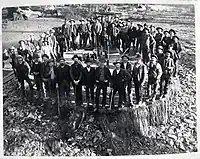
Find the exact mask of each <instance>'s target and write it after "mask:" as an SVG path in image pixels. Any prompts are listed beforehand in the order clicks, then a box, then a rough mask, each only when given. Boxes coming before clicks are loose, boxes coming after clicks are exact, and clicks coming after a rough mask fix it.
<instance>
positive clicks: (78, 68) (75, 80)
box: [70, 54, 83, 106]
mask: <svg viewBox="0 0 200 159" xmlns="http://www.w3.org/2000/svg"><path fill="white" fill-rule="evenodd" d="M72 60H74V63H73V64H72V65H71V67H70V77H71V80H72V85H73V87H74V94H75V102H76V105H77V106H81V104H82V102H83V99H82V75H83V67H82V65H81V64H80V63H79V60H80V57H79V56H78V55H77V54H75V55H74V56H73V57H72Z"/></svg>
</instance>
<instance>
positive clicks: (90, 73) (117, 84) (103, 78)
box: [9, 19, 182, 108]
mask: <svg viewBox="0 0 200 159" xmlns="http://www.w3.org/2000/svg"><path fill="white" fill-rule="evenodd" d="M70 22H71V24H73V23H74V21H73V20H70ZM93 22H94V21H93ZM98 22H99V23H100V21H99V20H98V19H96V23H98ZM91 23H92V22H91ZM96 23H95V24H96ZM113 23H114V24H115V25H114V27H117V25H116V24H117V22H116V21H114V22H113ZM86 24H87V23H86ZM100 24H101V23H100ZM123 24H125V23H124V22H123ZM126 24H127V26H128V22H126ZM65 25H66V21H65V24H64V25H63V26H62V28H63V27H64V26H65ZM81 25H83V21H82V20H81V24H80V25H79V26H81ZM69 26H71V25H69ZM102 26H103V23H102ZM112 26H113V24H112ZM119 26H121V27H122V25H119ZM123 26H124V25H123ZM131 26H132V25H131ZM152 27H153V26H150V28H152ZM102 28H103V27H102ZM131 28H135V29H136V27H135V26H132V27H131ZM141 28H142V29H141ZM64 29H66V27H65V28H64ZM129 29H130V28H129ZM135 29H133V30H135ZM138 29H139V30H141V35H140V36H139V37H135V38H134V43H133V48H136V51H135V52H137V53H136V56H135V57H136V62H135V63H134V64H133V63H132V62H131V61H129V58H130V57H129V56H128V55H126V54H124V55H123V56H122V61H121V60H116V61H115V62H114V65H115V69H114V71H113V73H112V74H111V72H110V70H109V68H108V66H107V65H106V56H105V57H102V56H100V55H98V59H99V60H98V67H97V68H93V67H91V64H92V62H93V60H94V59H92V60H91V58H88V59H86V61H85V63H86V65H87V66H86V67H85V68H83V66H82V64H81V60H82V59H81V57H79V56H78V55H74V57H73V58H72V59H73V60H74V63H73V64H72V65H71V66H69V65H68V64H67V63H65V59H64V58H63V57H62V55H61V54H60V53H61V50H59V51H58V50H55V51H52V50H54V45H50V47H49V48H51V53H50V54H48V53H46V52H45V51H44V52H42V47H39V42H38V41H37V40H35V39H32V40H30V43H32V44H33V45H36V46H35V51H34V52H33V53H32V54H31V53H30V51H29V49H27V46H28V45H27V44H26V42H25V41H23V40H21V41H20V42H19V43H20V47H19V49H17V50H16V49H14V48H13V47H12V48H11V50H10V52H9V55H10V56H11V57H12V66H13V69H14V71H15V74H16V77H17V79H18V81H19V83H20V84H21V89H22V95H23V96H22V97H23V98H24V97H25V88H24V80H26V81H27V83H28V84H29V86H30V90H31V94H33V91H34V90H33V84H32V83H31V80H30V78H29V76H28V75H29V74H33V75H34V83H35V84H36V87H37V92H38V97H42V96H43V95H45V96H46V97H45V98H50V99H52V101H55V98H56V88H58V89H59V96H60V100H61V102H62V103H63V102H65V100H66V101H70V86H71V84H72V86H73V88H74V93H75V100H76V101H75V102H76V104H77V105H82V103H83V99H82V86H85V87H86V102H87V104H88V105H89V103H90V102H91V103H92V105H93V106H94V104H95V106H96V108H98V107H99V98H100V92H101V90H102V91H103V99H102V107H105V106H106V104H107V103H106V99H107V88H108V87H111V88H112V91H111V94H110V102H111V105H112V107H114V100H113V99H114V96H115V94H116V92H118V94H119V100H118V107H121V106H123V105H124V104H127V103H130V94H131V88H132V86H133V85H132V84H133V83H134V87H135V96H136V103H137V104H139V103H140V102H141V101H142V97H143V95H144V93H145V91H143V89H144V84H145V82H146V81H147V95H148V97H149V98H150V99H151V100H155V99H156V95H157V94H158V89H159V87H160V97H164V96H165V94H167V90H168V86H169V83H170V80H171V79H172V76H176V74H177V63H178V60H179V56H180V52H181V51H182V49H181V45H180V43H179V38H178V37H177V36H176V32H175V31H174V30H173V29H170V30H169V31H165V33H162V32H163V29H162V28H161V27H158V28H156V30H157V32H156V33H155V35H154V36H153V35H152V34H151V31H152V29H149V27H148V25H146V24H145V25H144V26H142V25H138ZM136 30H137V29H136ZM120 32H121V30H120V31H119V33H120ZM51 33H53V35H51ZM55 33H56V32H54V31H52V29H51V30H50V35H49V34H47V35H46V36H45V37H43V36H42V37H43V44H42V46H43V45H44V43H46V42H47V41H48V42H49V43H52V41H53V40H51V42H50V40H49V39H52V38H51V36H56V35H55ZM62 33H63V31H62ZM163 34H164V35H163ZM63 35H64V34H63ZM118 35H119V34H118ZM127 35H128V36H129V37H130V36H131V34H130V32H128V31H127ZM158 35H160V37H161V39H160V41H158V40H156V39H158V38H156V36H158ZM31 37H33V35H31ZM47 37H48V38H47ZM82 40H83V39H82ZM129 40H130V38H129ZM132 40H133V39H132ZM55 41H56V43H57V44H58V43H59V42H58V41H57V39H56V38H55ZM83 41H84V40H83ZM95 41H98V40H97V37H96V40H95ZM110 41H111V43H112V42H113V41H114V42H116V41H115V40H114V39H112V38H111V39H110ZM135 41H136V43H135ZM138 41H139V42H138ZM129 43H130V41H129ZM65 44H67V41H66V39H65ZM90 44H91V45H93V42H92V41H90ZM113 44H114V45H116V43H113ZM121 44H122V46H127V45H126V44H125V45H124V44H123V42H122V43H121ZM48 45H49V44H48ZM58 45H59V44H58ZM137 47H139V50H137V49H138V48H137ZM122 48H123V47H122ZM103 49H105V46H103ZM119 49H120V48H119ZM125 49H127V48H123V51H125ZM44 50H45V49H44ZM106 51H107V50H106V49H105V50H102V52H104V53H105V52H106ZM58 52H59V53H58ZM129 53H130V50H129ZM13 54H14V55H15V56H12V55H13ZM27 55H29V56H27ZM54 55H55V56H54ZM41 57H42V62H41V61H40V58H41ZM16 59H17V60H16ZM56 60H57V63H56ZM43 83H44V85H45V88H44V89H45V91H44V89H43ZM95 87H97V88H96V95H95V93H94V90H95ZM44 92H46V93H44Z"/></svg>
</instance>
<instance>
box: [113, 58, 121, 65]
mask: <svg viewBox="0 0 200 159" xmlns="http://www.w3.org/2000/svg"><path fill="white" fill-rule="evenodd" d="M118 63H120V64H121V61H120V60H119V59H117V60H116V61H115V62H113V64H114V65H116V64H118Z"/></svg>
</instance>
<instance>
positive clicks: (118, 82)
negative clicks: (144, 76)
mask: <svg viewBox="0 0 200 159" xmlns="http://www.w3.org/2000/svg"><path fill="white" fill-rule="evenodd" d="M130 79H131V75H130V74H129V73H128V72H127V71H126V70H124V69H120V71H119V73H118V74H117V70H116V69H115V70H114V71H113V74H112V87H113V88H124V85H125V84H126V83H127V82H128V81H130Z"/></svg>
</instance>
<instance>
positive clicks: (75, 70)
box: [70, 64, 83, 82]
mask: <svg viewBox="0 0 200 159" xmlns="http://www.w3.org/2000/svg"><path fill="white" fill-rule="evenodd" d="M82 75H83V66H82V65H81V64H72V65H71V67H70V77H71V80H72V81H74V80H75V81H77V80H79V81H81V82H82Z"/></svg>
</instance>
